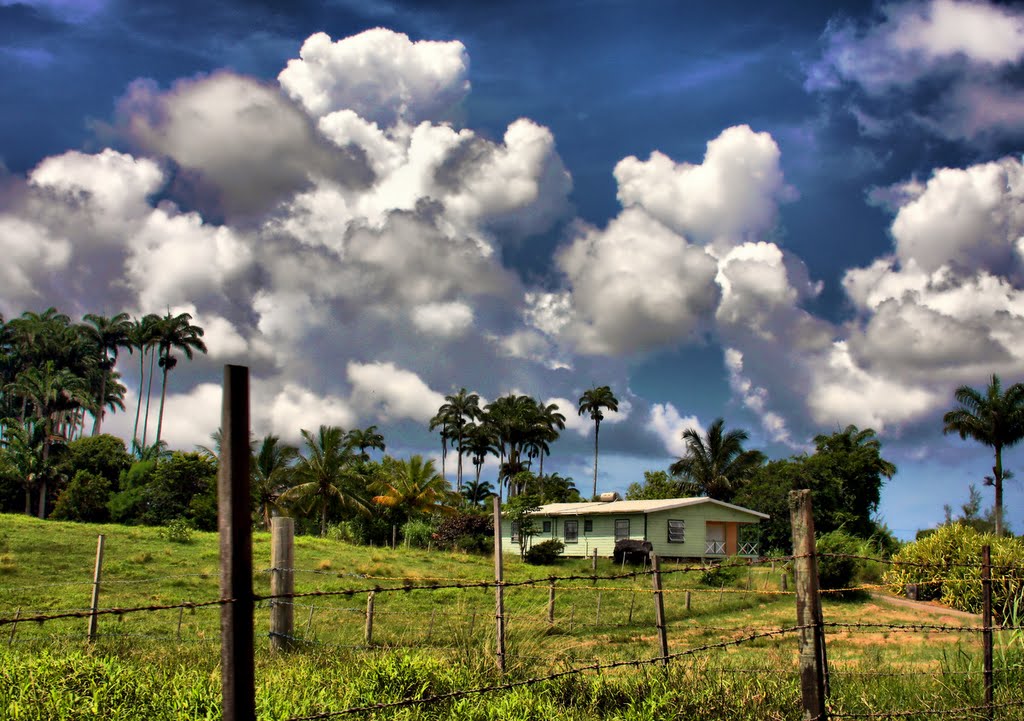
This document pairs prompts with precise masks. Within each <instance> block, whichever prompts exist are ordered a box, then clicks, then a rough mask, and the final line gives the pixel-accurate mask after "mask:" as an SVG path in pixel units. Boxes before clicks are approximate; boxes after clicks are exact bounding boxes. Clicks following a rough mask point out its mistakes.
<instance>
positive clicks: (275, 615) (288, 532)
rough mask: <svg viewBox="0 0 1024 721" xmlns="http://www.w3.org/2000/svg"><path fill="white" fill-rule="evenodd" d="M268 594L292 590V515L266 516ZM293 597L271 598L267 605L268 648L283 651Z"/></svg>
mask: <svg viewBox="0 0 1024 721" xmlns="http://www.w3.org/2000/svg"><path fill="white" fill-rule="evenodd" d="M270 534H271V536H270V595H271V596H289V595H291V594H293V593H295V519H293V518H285V517H284V516H275V517H274V518H272V519H270ZM294 600H295V599H293V598H284V599H277V598H275V599H272V600H271V602H270V603H271V604H272V605H271V606H270V650H271V651H287V650H289V649H290V648H291V647H292V638H293V637H294V636H295V603H294Z"/></svg>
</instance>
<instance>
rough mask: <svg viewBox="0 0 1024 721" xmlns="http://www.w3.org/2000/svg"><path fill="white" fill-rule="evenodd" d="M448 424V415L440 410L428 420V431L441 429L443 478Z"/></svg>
mask: <svg viewBox="0 0 1024 721" xmlns="http://www.w3.org/2000/svg"><path fill="white" fill-rule="evenodd" d="M441 408H444V406H443V405H442V406H441ZM450 422H451V416H450V414H449V413H448V412H447V411H442V410H438V412H437V413H436V414H435V415H434V417H433V418H431V419H430V430H435V429H437V428H440V429H441V475H442V476H445V477H447V475H448V472H447V471H446V470H445V467H444V465H445V461H446V460H447V459H448V441H449V440H451V434H450V433H449V431H448V425H449V423H450Z"/></svg>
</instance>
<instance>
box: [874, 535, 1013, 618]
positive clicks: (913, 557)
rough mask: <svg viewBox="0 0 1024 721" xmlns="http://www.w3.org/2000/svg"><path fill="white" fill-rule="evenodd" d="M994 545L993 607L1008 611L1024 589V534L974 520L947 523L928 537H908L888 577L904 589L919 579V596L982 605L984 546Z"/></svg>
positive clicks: (1002, 613)
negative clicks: (999, 531) (986, 527)
mask: <svg viewBox="0 0 1024 721" xmlns="http://www.w3.org/2000/svg"><path fill="white" fill-rule="evenodd" d="M986 544H987V545H989V546H991V549H992V555H991V558H992V565H993V566H994V567H997V568H998V569H999V570H998V573H993V574H992V578H993V581H992V608H993V611H994V613H996V615H997V617H1006V616H1007V615H1008V614H1009V613H1010V612H1011V610H1012V607H1013V603H1014V601H1015V600H1016V599H1017V598H1018V597H1020V596H1021V594H1024V540H1021V539H1019V538H1007V537H1005V536H1002V537H1000V536H995V535H992V534H987V533H979V532H978V531H976V530H974V529H973V528H971V527H970V526H965V525H963V524H960V523H953V524H950V525H948V526H942V527H940V528H938V529H936V530H935V532H934V533H932V534H930V535H929V536H927V537H926V538H922V539H921V540H918V541H915V542H913V543H908V544H907V545H906V546H904V547H903V548H902V549H901V550H900V551H899V553H897V554H896V555H894V556H893V557H892V561H893V563H892V567H891V569H890V570H889V571H888V572H887V573H886V574H885V577H884V580H885V583H887V584H889V586H890V587H891V590H892V591H893V592H894V593H899V594H902V593H903V592H904V588H905V587H906V585H907V584H910V583H916V584H918V597H919V598H922V599H926V600H930V599H935V600H938V601H940V602H941V603H943V604H945V605H947V606H952V607H953V608H958V609H960V610H961V611H967V612H969V613H979V612H980V611H981V547H982V546H984V545H986Z"/></svg>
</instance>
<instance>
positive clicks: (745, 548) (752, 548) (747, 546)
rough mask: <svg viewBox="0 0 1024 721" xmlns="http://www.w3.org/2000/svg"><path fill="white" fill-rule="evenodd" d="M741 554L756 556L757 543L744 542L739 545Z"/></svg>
mask: <svg viewBox="0 0 1024 721" xmlns="http://www.w3.org/2000/svg"><path fill="white" fill-rule="evenodd" d="M740 555H741V556H756V555H757V544H756V543H753V542H751V543H744V544H743V545H741V546H740Z"/></svg>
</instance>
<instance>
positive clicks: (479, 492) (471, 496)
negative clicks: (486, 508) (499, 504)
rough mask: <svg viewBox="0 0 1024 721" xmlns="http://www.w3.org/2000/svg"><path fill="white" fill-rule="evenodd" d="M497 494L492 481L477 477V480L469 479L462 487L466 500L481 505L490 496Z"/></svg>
mask: <svg viewBox="0 0 1024 721" xmlns="http://www.w3.org/2000/svg"><path fill="white" fill-rule="evenodd" d="M493 495H496V494H495V493H494V486H492V485H491V483H490V481H481V480H480V479H479V478H477V479H476V480H475V481H467V482H466V485H465V486H463V487H462V496H463V498H465V499H466V502H467V503H469V504H471V505H474V506H480V505H483V503H484V502H485V501H486V500H487V499H488V498H490V497H491V496H493Z"/></svg>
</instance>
